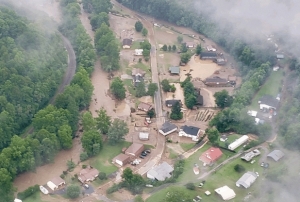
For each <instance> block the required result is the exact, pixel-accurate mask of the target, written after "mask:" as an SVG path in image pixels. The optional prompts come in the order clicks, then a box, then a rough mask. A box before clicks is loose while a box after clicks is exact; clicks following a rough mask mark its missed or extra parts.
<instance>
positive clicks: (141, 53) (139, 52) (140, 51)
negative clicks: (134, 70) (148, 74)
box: [134, 49, 143, 56]
mask: <svg viewBox="0 0 300 202" xmlns="http://www.w3.org/2000/svg"><path fill="white" fill-rule="evenodd" d="M134 55H136V56H141V55H143V49H135V50H134Z"/></svg>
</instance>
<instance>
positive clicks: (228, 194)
mask: <svg viewBox="0 0 300 202" xmlns="http://www.w3.org/2000/svg"><path fill="white" fill-rule="evenodd" d="M215 192H217V194H219V195H220V196H221V197H222V199H223V200H225V201H227V200H230V199H233V198H234V197H235V196H236V194H235V192H234V191H233V190H232V189H230V188H229V187H228V186H226V185H225V186H223V187H220V188H218V189H215Z"/></svg>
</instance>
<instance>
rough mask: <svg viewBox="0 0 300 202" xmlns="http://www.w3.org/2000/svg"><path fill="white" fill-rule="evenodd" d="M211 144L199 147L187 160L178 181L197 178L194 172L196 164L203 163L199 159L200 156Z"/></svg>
mask: <svg viewBox="0 0 300 202" xmlns="http://www.w3.org/2000/svg"><path fill="white" fill-rule="evenodd" d="M209 147H211V145H209V144H206V145H204V146H203V147H202V148H201V149H199V150H198V151H197V152H196V153H195V154H193V155H192V156H190V157H189V158H188V159H186V160H185V165H184V169H183V173H182V174H181V175H180V176H179V178H178V181H179V182H185V181H189V180H193V179H195V176H196V175H195V173H194V172H193V167H194V164H195V163H197V164H198V165H200V164H201V162H200V160H199V156H200V155H201V154H202V152H204V151H206V150H207V149H208V148H209Z"/></svg>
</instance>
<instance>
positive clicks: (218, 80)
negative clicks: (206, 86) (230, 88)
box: [205, 76, 227, 83]
mask: <svg viewBox="0 0 300 202" xmlns="http://www.w3.org/2000/svg"><path fill="white" fill-rule="evenodd" d="M205 82H206V83H227V79H223V78H220V77H218V76H214V77H210V78H206V79H205Z"/></svg>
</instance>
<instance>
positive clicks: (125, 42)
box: [123, 39, 132, 46]
mask: <svg viewBox="0 0 300 202" xmlns="http://www.w3.org/2000/svg"><path fill="white" fill-rule="evenodd" d="M131 44H132V40H131V39H123V46H131Z"/></svg>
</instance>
